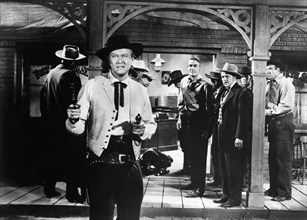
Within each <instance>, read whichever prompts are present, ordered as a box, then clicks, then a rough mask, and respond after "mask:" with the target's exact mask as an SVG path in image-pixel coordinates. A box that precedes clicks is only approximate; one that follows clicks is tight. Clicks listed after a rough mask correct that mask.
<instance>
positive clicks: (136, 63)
mask: <svg viewBox="0 0 307 220" xmlns="http://www.w3.org/2000/svg"><path fill="white" fill-rule="evenodd" d="M132 67H133V68H134V69H140V70H143V71H146V72H149V69H148V67H147V66H146V64H145V61H144V60H133V62H132Z"/></svg>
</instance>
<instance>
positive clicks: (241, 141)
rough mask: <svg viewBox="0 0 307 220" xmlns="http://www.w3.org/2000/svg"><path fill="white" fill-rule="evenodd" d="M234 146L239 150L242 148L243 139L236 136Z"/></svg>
mask: <svg viewBox="0 0 307 220" xmlns="http://www.w3.org/2000/svg"><path fill="white" fill-rule="evenodd" d="M235 147H236V148H238V149H239V150H241V149H242V148H243V140H241V139H239V138H236V140H235Z"/></svg>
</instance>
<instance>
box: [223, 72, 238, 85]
mask: <svg viewBox="0 0 307 220" xmlns="http://www.w3.org/2000/svg"><path fill="white" fill-rule="evenodd" d="M221 77H222V82H223V85H224V86H225V87H226V88H230V86H231V85H232V84H233V83H234V82H235V81H236V77H235V76H233V75H230V74H228V73H226V72H222V73H221Z"/></svg>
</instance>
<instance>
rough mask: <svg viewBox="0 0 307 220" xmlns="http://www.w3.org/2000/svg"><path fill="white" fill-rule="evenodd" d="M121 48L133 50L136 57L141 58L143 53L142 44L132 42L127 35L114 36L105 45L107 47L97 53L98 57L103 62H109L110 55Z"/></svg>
mask: <svg viewBox="0 0 307 220" xmlns="http://www.w3.org/2000/svg"><path fill="white" fill-rule="evenodd" d="M121 48H128V49H131V50H132V51H133V54H134V56H135V57H138V56H140V55H141V54H142V52H143V45H142V44H140V43H132V42H130V40H129V38H128V36H126V35H114V36H111V37H110V38H109V39H108V41H107V43H106V44H105V47H103V48H101V49H100V50H98V51H97V52H96V55H97V56H98V57H99V58H100V59H102V60H103V61H107V60H108V59H107V58H108V55H109V54H110V53H111V52H112V51H114V50H117V49H121Z"/></svg>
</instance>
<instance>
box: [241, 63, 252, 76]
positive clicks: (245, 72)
mask: <svg viewBox="0 0 307 220" xmlns="http://www.w3.org/2000/svg"><path fill="white" fill-rule="evenodd" d="M240 74H241V75H243V76H245V77H246V76H248V75H251V74H252V71H251V68H249V67H248V66H243V67H242V68H241V70H240Z"/></svg>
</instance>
